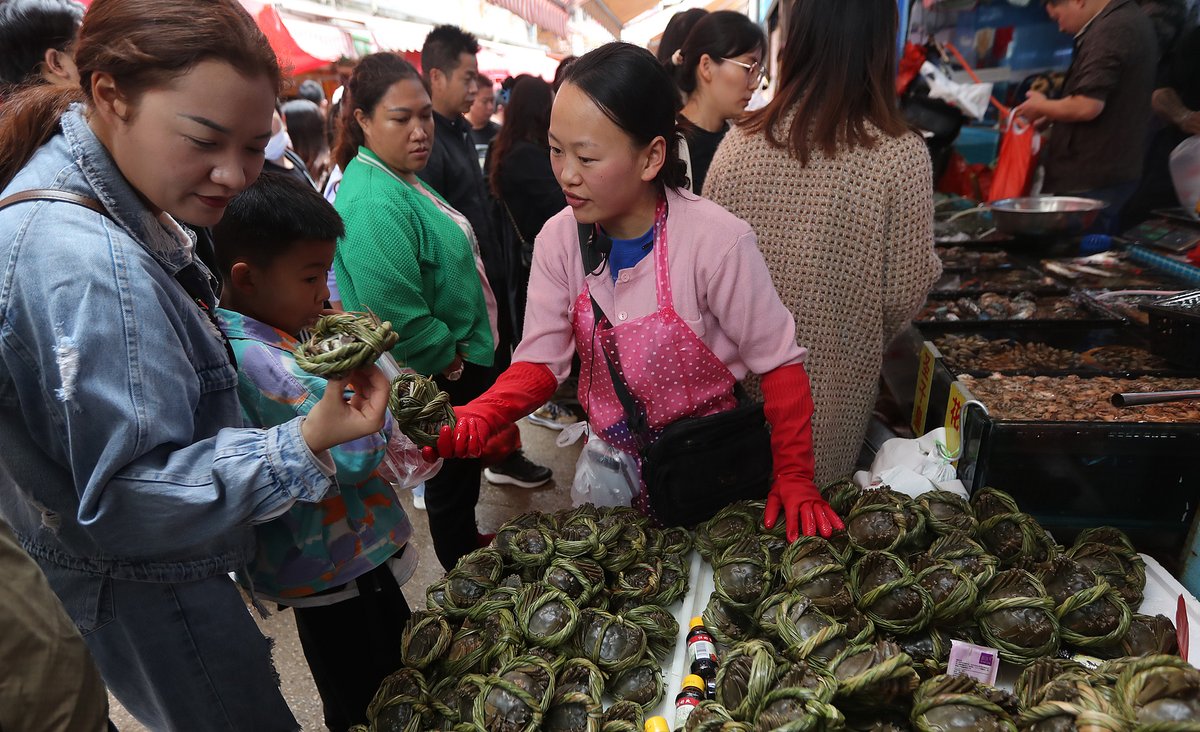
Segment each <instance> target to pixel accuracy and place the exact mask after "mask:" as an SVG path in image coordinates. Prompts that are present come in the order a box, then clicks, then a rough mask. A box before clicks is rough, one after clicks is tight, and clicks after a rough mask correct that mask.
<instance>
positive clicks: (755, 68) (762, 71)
mask: <svg viewBox="0 0 1200 732" xmlns="http://www.w3.org/2000/svg"><path fill="white" fill-rule="evenodd" d="M721 60H722V61H728V62H729V63H731V64H733V65H734V66H741V67H742V68H743V69H745V70H746V82H747V86H749V87H750V88H751V89H757V88H758V87H760V86H762V83H763V82H764V81H766V80H767V67H765V66H763V65H762V64H760V63H759V62H757V61H755V62H754V63H752V64H748V63H745V62H743V61H738V60H736V59H732V58H723V59H721Z"/></svg>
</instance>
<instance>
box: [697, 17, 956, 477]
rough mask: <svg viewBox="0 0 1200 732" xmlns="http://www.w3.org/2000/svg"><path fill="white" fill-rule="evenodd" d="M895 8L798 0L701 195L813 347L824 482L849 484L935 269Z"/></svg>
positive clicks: (921, 148)
mask: <svg viewBox="0 0 1200 732" xmlns="http://www.w3.org/2000/svg"><path fill="white" fill-rule="evenodd" d="M897 24H898V20H897V13H896V3H895V2H894V0H840V1H839V2H836V3H831V2H829V1H828V0H795V2H794V4H793V6H792V12H791V13H790V14H789V16H788V29H787V36H786V40H785V42H784V45H783V52H782V54H781V57H780V64H779V76H778V78H777V80H776V81H777V84H778V91H777V92H776V94H775V98H774V99H773V100H772V101H771V103H770V104H768V105H767V106H766V107H764V108H763V109H760V110H757V111H754V112H751V113H750V114H749V115H747V117H746V118H745V119H743V120H742V121H740V122H739V123H738V125H737V126H736V128H735V129H734V130H732V131H731V132H730V133H729V135H728V136H727V137H726V139H725V142H724V144H722V145H721V149H720V150H718V151H717V154H716V156H715V157H714V159H713V162H712V167H711V168H710V169H709V175H708V182H707V185H706V188H705V191H704V194H705V196H706V197H708V198H710V199H711V200H713V201H715V202H716V203H719V204H720V205H722V206H724V207H725V208H727V209H728V210H729V211H730V212H732V213H733V214H734V215H736V216H739V217H741V218H742V219H745V220H746V221H747V222H748V223H749V224H750V226H751V227H753V229H754V232H755V233H756V234H758V246H759V248H760V249H761V250H762V253H763V256H764V257H765V258H766V260H767V266H768V267H769V268H770V270H771V275H772V279H774V281H775V287H776V288H777V289H778V290H779V294H780V296H781V297H782V299H783V302H784V304H786V305H787V306H788V309H789V310H791V311H792V314H793V315H794V316H795V318H796V337H797V340H798V342H799V343H802V344H804V345H806V346H808V347H809V348H811V349H812V355H811V356H810V358H809V362H808V368H809V374H810V375H811V377H812V392H813V401H814V404H815V407H816V411H815V412H814V415H813V435H814V437H815V440H816V442H815V444H814V453H815V455H816V461H817V463H816V480H817V484H818V485H822V484H824V483H827V482H829V481H833V480H837V479H839V478H842V477H845V476H846V475H848V474H849V473H850V471H851V470H852V469H853V468H854V462H855V459H856V458H857V456H858V453H859V448H860V446H861V445H862V441H863V437H864V436H865V434H866V429H867V422H868V420H869V419H870V416H871V410H872V407H873V405H874V403H875V394H876V388H877V383H878V379H879V372H880V368H881V367H882V364H883V352H884V348H885V347H886V346H887V344H888V342H889V341H891V339H892V338H893V337H895V336H896V335H897V334H898V333H899V332H900V331H901V330H903V329H904V328H905V327H906V326H907V324H908V322H909V320H910V319H911V318H912V316H913V314H915V313H916V311H917V309H918V308H919V307H920V305H921V303H922V302H923V301H924V300H925V296H926V294H927V293H928V291H929V287H930V286H931V285H932V284H933V282H934V281H935V280H936V279H937V277H938V275H939V273H940V272H941V264H940V263H939V261H938V258H937V255H936V254H935V253H934V250H933V181H932V177H933V176H932V172H931V168H930V164H929V153H928V152H927V151H926V148H925V144H924V143H923V142H922V141H921V138H920V137H918V136H917V135H916V134H914V133H913V132H911V131H910V130H909V128H908V126H907V125H906V124H905V122H904V118H903V117H902V116H901V114H900V110H899V107H898V105H897V102H896V91H895V81H894V75H895V67H896V64H895V61H896V43H895V39H896V28H897Z"/></svg>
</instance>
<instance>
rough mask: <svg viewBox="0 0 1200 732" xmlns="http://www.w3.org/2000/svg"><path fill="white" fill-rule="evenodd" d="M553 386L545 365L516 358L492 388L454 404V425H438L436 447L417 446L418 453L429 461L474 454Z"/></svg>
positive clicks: (543, 398) (547, 395)
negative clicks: (455, 421) (462, 403)
mask: <svg viewBox="0 0 1200 732" xmlns="http://www.w3.org/2000/svg"><path fill="white" fill-rule="evenodd" d="M557 388H558V379H556V378H554V374H553V373H551V371H550V368H549V367H548V366H546V365H545V364H541V363H527V362H524V361H517V362H515V363H514V364H513V365H511V366H509V367H508V368H507V369H506V370H505V371H504V373H502V374H500V378H498V379H496V383H495V384H492V388H490V389H488V390H487V391H486V392H484V393H483V394H482V395H480V396H479V397H477V398H475V399H472V400H471V401H470V403H468V404H467V405H465V406H462V407H455V408H454V416H455V417H456V418H457V424H456V425H455V427H454V429H453V430H452V429H450V427H449V425H447V426H444V427H442V431H441V433H439V435H438V444H437V447H436V448H433V447H424V448H421V454H422V456H424V457H425V459H426V460H429V461H431V462H432V461H434V460H437V459H438V458H439V457H442V458H477V457H479V456H480V455H482V454H483V448H484V446H485V445H486V444H487V441H488V438H489V437H491V436H492V435H493V434H495V433H497V432H499V431H500V430H501V429H503V428H504V425H506V424H512V423H513V422H516V421H517V420H518V419H520V418H521V417H524V416H525V415H527V414H529V413H531V412H533V410H535V409H537V408H538V407H540V406H542V405H543V404H545V403H546V400H547V399H549V398H550V397H552V396H554V391H555V390H556V389H557Z"/></svg>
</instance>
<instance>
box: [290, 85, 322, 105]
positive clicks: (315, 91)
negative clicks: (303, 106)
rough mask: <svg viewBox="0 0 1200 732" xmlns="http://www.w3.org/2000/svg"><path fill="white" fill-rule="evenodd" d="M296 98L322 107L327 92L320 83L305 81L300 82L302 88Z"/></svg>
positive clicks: (297, 90) (298, 90)
mask: <svg viewBox="0 0 1200 732" xmlns="http://www.w3.org/2000/svg"><path fill="white" fill-rule="evenodd" d="M296 96H298V97H300V98H301V99H307V100H308V101H310V102H312V103H313V104H316V105H317V106H320V105H321V102H323V101H325V90H324V89H322V88H321V83H320V82H319V81H316V80H314V79H305V80H304V81H302V82H300V87H299V88H298V89H296Z"/></svg>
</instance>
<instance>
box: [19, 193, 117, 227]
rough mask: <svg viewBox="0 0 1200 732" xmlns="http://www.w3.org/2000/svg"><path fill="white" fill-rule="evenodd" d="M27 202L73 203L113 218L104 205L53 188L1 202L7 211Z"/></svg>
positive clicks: (86, 197)
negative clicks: (10, 207)
mask: <svg viewBox="0 0 1200 732" xmlns="http://www.w3.org/2000/svg"><path fill="white" fill-rule="evenodd" d="M25 201H61V202H63V203H73V204H75V205H76V206H82V207H84V208H90V209H91V210H93V211H95V212H96V213H98V214H100V215H101V216H105V217H107V218H110V219H111V218H112V216H111V215H110V214H109V213H108V209H106V208H104V204H102V203H100V202H99V201H97V200H96V199H94V198H89V197H88V196H84V195H81V194H79V193H72V192H71V191H59V190H55V189H53V188H33V189H31V190H28V191H19V192H17V193H14V194H12V195H11V196H7V197H5V198H4V200H0V209H6V208H8V207H9V206H12V205H13V204H17V203H23V202H25Z"/></svg>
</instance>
